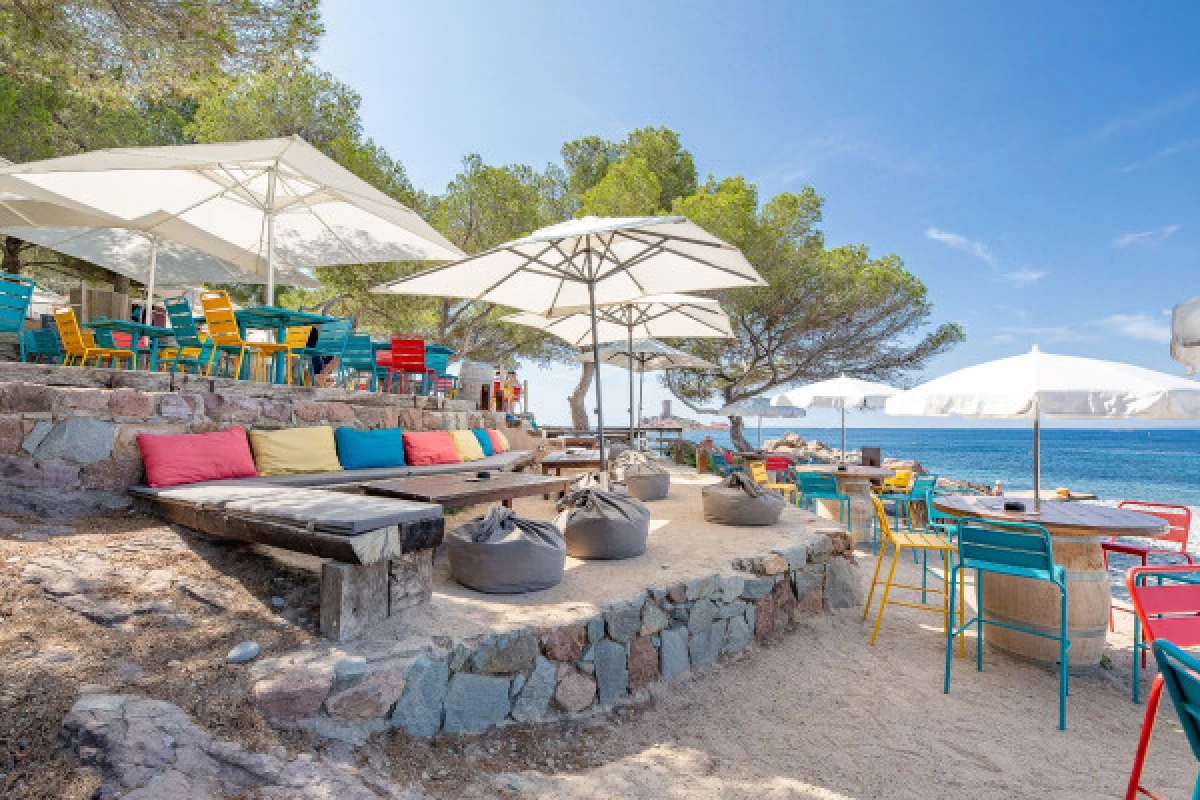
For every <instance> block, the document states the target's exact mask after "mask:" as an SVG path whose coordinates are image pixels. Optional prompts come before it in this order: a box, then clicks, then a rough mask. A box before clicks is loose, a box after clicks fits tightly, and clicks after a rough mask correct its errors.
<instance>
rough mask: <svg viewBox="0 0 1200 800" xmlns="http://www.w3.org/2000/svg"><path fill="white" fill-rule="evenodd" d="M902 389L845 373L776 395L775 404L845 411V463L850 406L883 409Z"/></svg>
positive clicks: (844, 460) (843, 428) (773, 401)
mask: <svg viewBox="0 0 1200 800" xmlns="http://www.w3.org/2000/svg"><path fill="white" fill-rule="evenodd" d="M899 391H900V390H899V389H897V388H895V387H892V386H888V385H887V384H886V383H875V382H873V381H864V380H862V379H861V378H850V377H847V376H845V375H841V376H839V377H837V378H831V379H829V380H827V381H818V382H817V383H810V384H808V385H807V386H801V387H800V388H799V389H792V390H791V391H787V392H784V393H782V394H778V395H775V397H773V398H771V402H772V403H773V404H777V405H782V406H801V407H802V408H837V409H840V410H841V412H842V451H841V452H842V455H841V460H842V463H843V464H845V463H846V409H847V408H851V409H859V410H864V411H865V410H867V409H872V408H883V404H884V402H886V401H887V399H888V398H889V397H891V396H892V395H894V394H897V393H898V392H899Z"/></svg>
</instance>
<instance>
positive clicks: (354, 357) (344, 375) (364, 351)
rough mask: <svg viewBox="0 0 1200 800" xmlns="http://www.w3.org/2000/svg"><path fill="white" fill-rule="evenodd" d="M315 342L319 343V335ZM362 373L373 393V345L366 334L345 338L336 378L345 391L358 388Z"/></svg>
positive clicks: (374, 382)
mask: <svg viewBox="0 0 1200 800" xmlns="http://www.w3.org/2000/svg"><path fill="white" fill-rule="evenodd" d="M317 341H318V342H320V335H319V334H318V339H317ZM364 373H365V374H366V375H367V377H368V379H369V384H368V385H369V386H370V387H371V391H372V392H373V391H375V386H376V381H375V378H376V369H375V345H374V344H373V343H372V342H371V337H370V336H369V335H368V334H365V333H354V334H351V335H350V336H349V337H347V339H346V346H345V347H344V348H343V349H342V357H341V361H340V368H339V370H338V377H339V378H341V379H342V383H343V385H344V386H345V387H346V388H347V389H352V388H355V387H357V386H358V382H359V380H360V379H361V378H362V376H363V374H364Z"/></svg>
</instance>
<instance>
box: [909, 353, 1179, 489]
mask: <svg viewBox="0 0 1200 800" xmlns="http://www.w3.org/2000/svg"><path fill="white" fill-rule="evenodd" d="M886 409H887V413H889V414H898V415H911V416H949V415H958V416H964V417H982V418H990V419H1029V420H1032V421H1033V436H1034V444H1033V454H1034V455H1033V471H1034V477H1033V488H1034V498H1035V500H1040V483H1041V476H1040V474H1039V467H1040V459H1041V454H1040V450H1039V448H1040V438H1041V418H1042V417H1043V416H1045V417H1049V418H1055V419H1093V418H1099V419H1123V418H1137V419H1151V420H1171V419H1195V418H1197V417H1200V383H1198V382H1196V381H1190V380H1187V379H1186V378H1180V377H1178V376H1175V375H1168V374H1166V373H1163V372H1155V371H1154V370H1149V369H1145V368H1143V367H1135V366H1133V365H1131V364H1121V363H1117V362H1114V361H1101V360H1099V359H1094V358H1080V357H1077V356H1060V355H1052V354H1050V353H1043V352H1041V351H1040V350H1038V348H1036V347H1034V348H1033V350H1032V351H1031V352H1029V353H1026V354H1025V355H1019V356H1012V357H1010V358H1002V359H999V360H997V361H988V362H986V363H983V364H978V365H976V366H973V367H967V368H966V369H960V370H958V371H956V372H951V373H950V374H948V375H943V376H942V377H940V378H936V379H934V380H932V381H929V382H928V383H923V384H921V385H920V386H917V387H916V388H914V389H909V390H908V391H906V392H901V393H900V394H897V395H895V396H893V397H891V398H889V399H888V400H887V404H886Z"/></svg>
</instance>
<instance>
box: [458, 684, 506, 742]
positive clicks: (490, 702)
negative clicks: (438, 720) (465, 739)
mask: <svg viewBox="0 0 1200 800" xmlns="http://www.w3.org/2000/svg"><path fill="white" fill-rule="evenodd" d="M508 690H509V679H508V678H499V677H495V676H491V675H474V674H472V673H469V672H459V673H457V674H455V675H454V676H453V677H451V678H450V686H449V688H448V689H447V690H446V701H445V704H446V721H445V723H444V724H443V726H442V730H443V731H444V732H446V733H483V732H484V731H486V730H487V729H488V728H491V727H492V726H494V725H499V724H500V723H501V722H503V721H504V720H505V718H506V717H508V712H509V709H510V708H511V705H510V701H509V693H508Z"/></svg>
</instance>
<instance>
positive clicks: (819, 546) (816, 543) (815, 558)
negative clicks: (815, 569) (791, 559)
mask: <svg viewBox="0 0 1200 800" xmlns="http://www.w3.org/2000/svg"><path fill="white" fill-rule="evenodd" d="M832 557H833V539H832V538H831V537H830V536H828V535H826V534H818V535H816V536H813V537H812V538H811V539H809V542H808V560H809V561H810V562H812V563H814V564H825V563H827V562H828V561H829V559H830V558H832Z"/></svg>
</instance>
